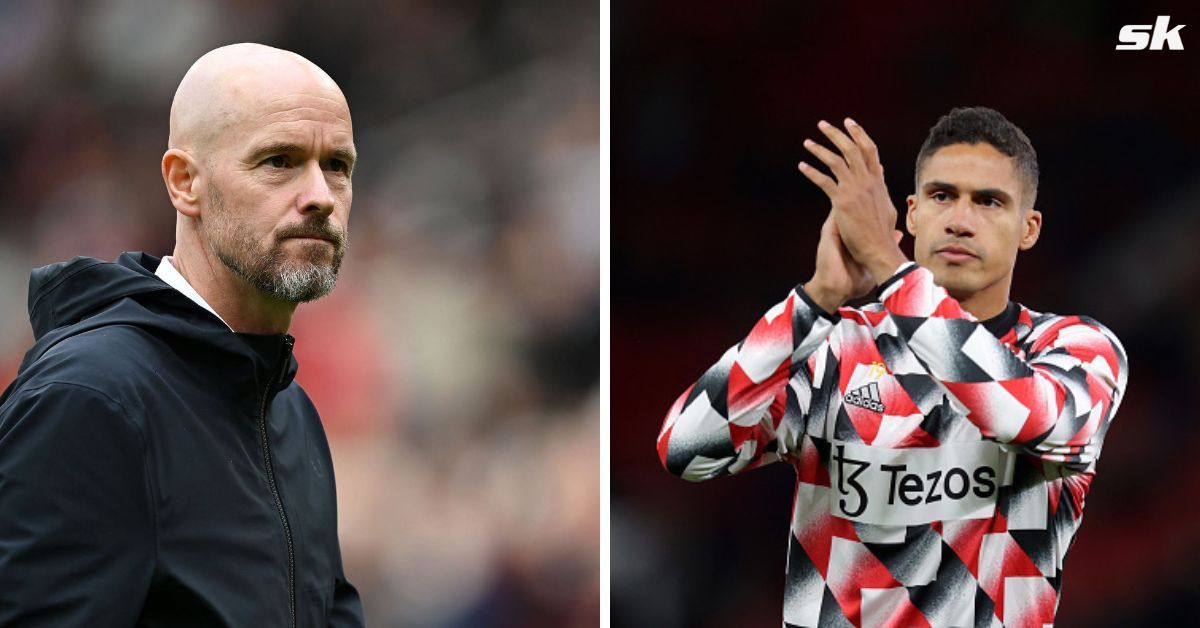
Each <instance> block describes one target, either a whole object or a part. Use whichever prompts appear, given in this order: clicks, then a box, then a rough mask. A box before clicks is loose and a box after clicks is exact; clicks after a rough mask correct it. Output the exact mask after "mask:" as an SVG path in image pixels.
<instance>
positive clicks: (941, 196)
mask: <svg viewBox="0 0 1200 628" xmlns="http://www.w3.org/2000/svg"><path fill="white" fill-rule="evenodd" d="M929 198H932V199H933V200H935V201H937V202H939V203H943V202H945V201H947V200H949V198H950V196H949V195H948V194H946V193H945V192H934V193H933V194H930V195H929Z"/></svg>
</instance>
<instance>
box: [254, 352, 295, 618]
mask: <svg viewBox="0 0 1200 628" xmlns="http://www.w3.org/2000/svg"><path fill="white" fill-rule="evenodd" d="M293 342H295V341H294V340H292V339H291V338H286V339H285V340H284V348H283V351H282V353H283V364H281V365H280V367H279V375H278V376H277V377H276V378H275V380H274V382H272V383H271V384H270V385H268V387H267V390H266V391H265V392H264V393H263V400H262V412H260V413H259V415H258V432H259V435H260V436H261V438H262V450H263V466H264V467H265V468H266V472H267V485H268V486H269V487H270V488H271V497H272V498H273V499H274V500H275V510H277V511H278V512H279V520H280V521H281V522H282V523H283V536H284V538H285V539H286V540H287V553H288V612H289V613H290V614H291V626H292V628H296V550H295V547H294V546H293V545H292V527H291V526H290V525H289V524H288V517H287V512H286V511H285V510H284V509H283V499H282V498H281V497H280V496H279V487H278V486H277V485H276V484H275V469H274V467H273V466H272V465H271V446H270V443H269V442H268V441H267V398H268V397H270V396H271V388H272V387H274V386H276V385H278V384H279V383H281V382H282V381H283V377H284V375H285V374H286V373H287V365H288V357H289V356H290V355H291V351H292V344H293Z"/></svg>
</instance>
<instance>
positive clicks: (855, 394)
mask: <svg viewBox="0 0 1200 628" xmlns="http://www.w3.org/2000/svg"><path fill="white" fill-rule="evenodd" d="M844 399H845V400H846V403H848V404H850V405H852V406H858V407H860V408H866V409H868V410H872V411H875V412H879V413H882V412H883V401H881V400H880V399H879V384H878V383H876V382H871V383H869V384H867V385H866V386H863V387H861V388H858V389H857V390H852V391H850V392H848V393H846V396H845V398H844Z"/></svg>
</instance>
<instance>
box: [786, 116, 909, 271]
mask: <svg viewBox="0 0 1200 628" xmlns="http://www.w3.org/2000/svg"><path fill="white" fill-rule="evenodd" d="M817 127H818V128H819V129H820V130H821V132H822V133H824V134H825V136H826V137H827V138H829V140H830V141H831V142H833V144H834V146H836V147H837V148H838V150H839V151H841V154H840V155H839V154H838V153H835V152H834V151H832V150H830V149H828V148H826V147H824V146H822V145H821V144H818V143H817V142H814V141H812V140H805V141H804V147H805V148H806V149H808V151H809V152H810V153H812V154H813V156H815V157H816V158H817V159H819V160H821V163H823V164H825V165H826V166H828V167H829V170H830V172H832V174H833V176H832V177H830V176H829V175H827V174H825V173H823V172H821V171H820V170H817V169H816V168H814V167H813V166H811V165H809V164H807V163H804V162H800V172H801V173H803V174H804V176H805V177H808V180H809V181H812V182H813V183H814V184H816V186H817V187H819V188H821V191H823V192H825V195H826V196H828V197H829V200H830V202H831V203H832V204H833V212H832V216H833V219H834V222H835V223H836V225H837V231H838V233H839V235H840V240H841V242H842V243H844V244H845V247H846V250H847V251H849V253H850V255H851V257H853V260H854V261H856V262H858V264H859V265H860V266H862V267H863V268H865V269H866V270H867V271H868V272H869V273H870V275H871V276H872V277H874V278H875V279H874V280H875V281H876V282H878V281H883V280H884V279H887V278H888V277H890V276H891V275H892V273H893V272H895V271H896V269H897V268H898V267H899V266H900V265H901V264H903V263H904V262H905V261H907V258H906V257H905V256H904V253H903V252H902V251H901V250H900V246H899V244H898V240H897V239H896V238H895V236H894V234H895V233H896V208H895V206H893V205H892V200H891V198H889V197H888V191H887V185H886V184H885V183H884V180H883V165H882V164H880V162H879V150H878V149H877V148H876V146H875V142H873V141H872V140H871V138H870V136H868V135H867V132H866V131H864V130H863V128H862V127H861V126H859V125H858V123H856V122H855V121H854V120H851V119H850V118H846V129H847V131H848V132H849V135H847V134H846V133H845V132H843V131H842V130H841V129H839V128H837V127H835V126H833V125H831V124H829V123H828V122H825V121H824V120H822V121H821V122H820V123H819V124H818V125H817ZM822 239H824V231H822ZM819 249H820V247H819V246H818V250H819Z"/></svg>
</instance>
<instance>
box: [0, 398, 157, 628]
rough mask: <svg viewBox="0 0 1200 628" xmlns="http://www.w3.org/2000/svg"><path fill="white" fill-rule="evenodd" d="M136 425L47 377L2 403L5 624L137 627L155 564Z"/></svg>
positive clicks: (109, 404) (0, 546) (0, 548)
mask: <svg viewBox="0 0 1200 628" xmlns="http://www.w3.org/2000/svg"><path fill="white" fill-rule="evenodd" d="M144 460H145V456H144V443H143V439H142V435H141V432H140V430H139V428H138V427H137V426H136V425H134V424H133V423H132V422H131V420H130V419H129V418H128V416H127V415H126V413H125V411H124V410H123V409H122V407H121V406H120V405H118V404H117V403H116V402H115V401H113V400H112V399H110V398H109V397H108V396H106V395H104V394H103V393H100V392H98V391H95V390H92V389H90V388H86V387H82V386H77V385H72V384H61V383H54V384H48V385H43V386H40V387H37V388H32V389H28V388H26V389H20V390H16V391H14V392H13V394H12V395H11V396H9V397H7V398H5V399H4V403H3V405H2V406H0V625H3V626H132V625H133V624H134V623H135V622H136V621H137V619H138V615H139V613H140V612H141V609H142V605H143V604H144V602H145V595H146V591H147V590H148V588H149V585H150V579H151V575H152V572H153V569H154V552H155V526H154V513H153V509H152V507H151V499H150V495H151V493H150V486H149V479H148V475H147V473H146V468H145V465H144Z"/></svg>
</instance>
